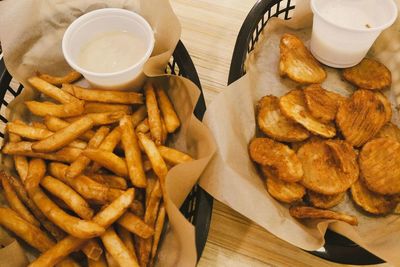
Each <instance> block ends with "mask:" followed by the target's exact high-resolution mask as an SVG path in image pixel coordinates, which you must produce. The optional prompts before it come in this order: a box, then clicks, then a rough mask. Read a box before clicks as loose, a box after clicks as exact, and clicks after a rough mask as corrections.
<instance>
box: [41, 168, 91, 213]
mask: <svg viewBox="0 0 400 267" xmlns="http://www.w3.org/2000/svg"><path fill="white" fill-rule="evenodd" d="M40 184H41V185H42V186H43V188H45V189H46V190H47V191H48V192H50V193H51V194H52V195H54V196H56V197H57V198H59V199H61V200H62V201H63V202H64V203H65V204H66V205H67V206H68V207H69V208H70V209H71V210H73V211H74V212H75V213H76V214H78V215H79V217H81V218H83V219H85V220H90V219H91V218H92V216H93V210H92V209H91V208H90V206H89V204H88V203H87V202H86V201H85V200H84V199H83V198H82V197H81V196H80V195H79V194H78V193H76V192H75V191H74V190H73V189H72V188H71V187H69V186H68V185H66V184H64V183H63V182H61V181H60V180H57V179H55V178H53V177H51V176H45V177H44V178H43V179H42V180H41V182H40Z"/></svg>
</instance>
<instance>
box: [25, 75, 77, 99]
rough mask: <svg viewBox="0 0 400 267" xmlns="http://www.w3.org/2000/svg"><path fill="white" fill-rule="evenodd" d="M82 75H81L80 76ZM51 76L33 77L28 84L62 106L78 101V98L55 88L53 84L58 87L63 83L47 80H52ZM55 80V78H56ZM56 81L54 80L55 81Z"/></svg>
mask: <svg viewBox="0 0 400 267" xmlns="http://www.w3.org/2000/svg"><path fill="white" fill-rule="evenodd" d="M79 75H80V74H79ZM50 77H51V76H48V75H45V74H43V75H40V76H39V77H31V78H29V79H28V82H29V83H30V84H31V85H32V86H33V87H34V88H36V89H37V90H38V91H39V92H41V93H43V94H45V95H47V96H49V97H51V98H53V99H55V100H57V101H58V102H60V103H62V104H67V103H71V102H75V101H78V100H79V99H77V98H76V97H74V96H72V95H70V94H68V93H67V92H65V91H63V90H61V89H60V88H58V87H56V86H54V85H53V84H56V85H61V83H53V82H51V81H50V80H51V79H47V78H50ZM54 78H55V77H54ZM53 81H54V79H53Z"/></svg>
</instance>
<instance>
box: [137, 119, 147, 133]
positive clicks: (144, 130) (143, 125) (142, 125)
mask: <svg viewBox="0 0 400 267" xmlns="http://www.w3.org/2000/svg"><path fill="white" fill-rule="evenodd" d="M135 131H136V132H141V133H147V132H148V131H150V127H149V121H148V119H147V118H146V119H144V120H142V121H141V122H140V123H139V124H138V126H136V129H135Z"/></svg>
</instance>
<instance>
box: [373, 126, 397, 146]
mask: <svg viewBox="0 0 400 267" xmlns="http://www.w3.org/2000/svg"><path fill="white" fill-rule="evenodd" d="M382 137H386V138H390V139H393V140H395V141H397V142H399V143H400V129H399V127H397V126H396V125H395V124H393V123H391V122H388V123H386V124H385V125H384V126H383V127H382V129H381V130H380V131H379V132H378V133H377V134H376V135H375V138H382Z"/></svg>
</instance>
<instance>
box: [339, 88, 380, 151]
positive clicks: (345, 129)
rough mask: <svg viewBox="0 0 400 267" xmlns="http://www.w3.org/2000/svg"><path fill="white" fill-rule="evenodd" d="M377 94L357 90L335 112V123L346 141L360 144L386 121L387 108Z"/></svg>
mask: <svg viewBox="0 0 400 267" xmlns="http://www.w3.org/2000/svg"><path fill="white" fill-rule="evenodd" d="M377 95H378V94H376V93H374V92H372V91H368V90H357V91H356V92H354V93H353V95H352V96H351V97H350V98H349V99H348V100H347V101H346V102H345V103H344V104H342V105H340V107H339V110H338V112H337V114H336V125H337V126H338V127H339V129H340V131H341V132H342V134H343V136H344V138H345V139H346V141H348V142H349V143H350V144H352V145H353V146H355V147H359V146H362V145H363V144H365V143H366V142H367V141H368V140H370V139H371V138H372V137H374V136H375V135H376V134H377V133H378V132H379V130H380V129H381V128H382V126H383V125H385V123H386V122H387V109H386V107H385V105H384V103H383V102H382V100H381V98H380V97H379V96H377Z"/></svg>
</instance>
